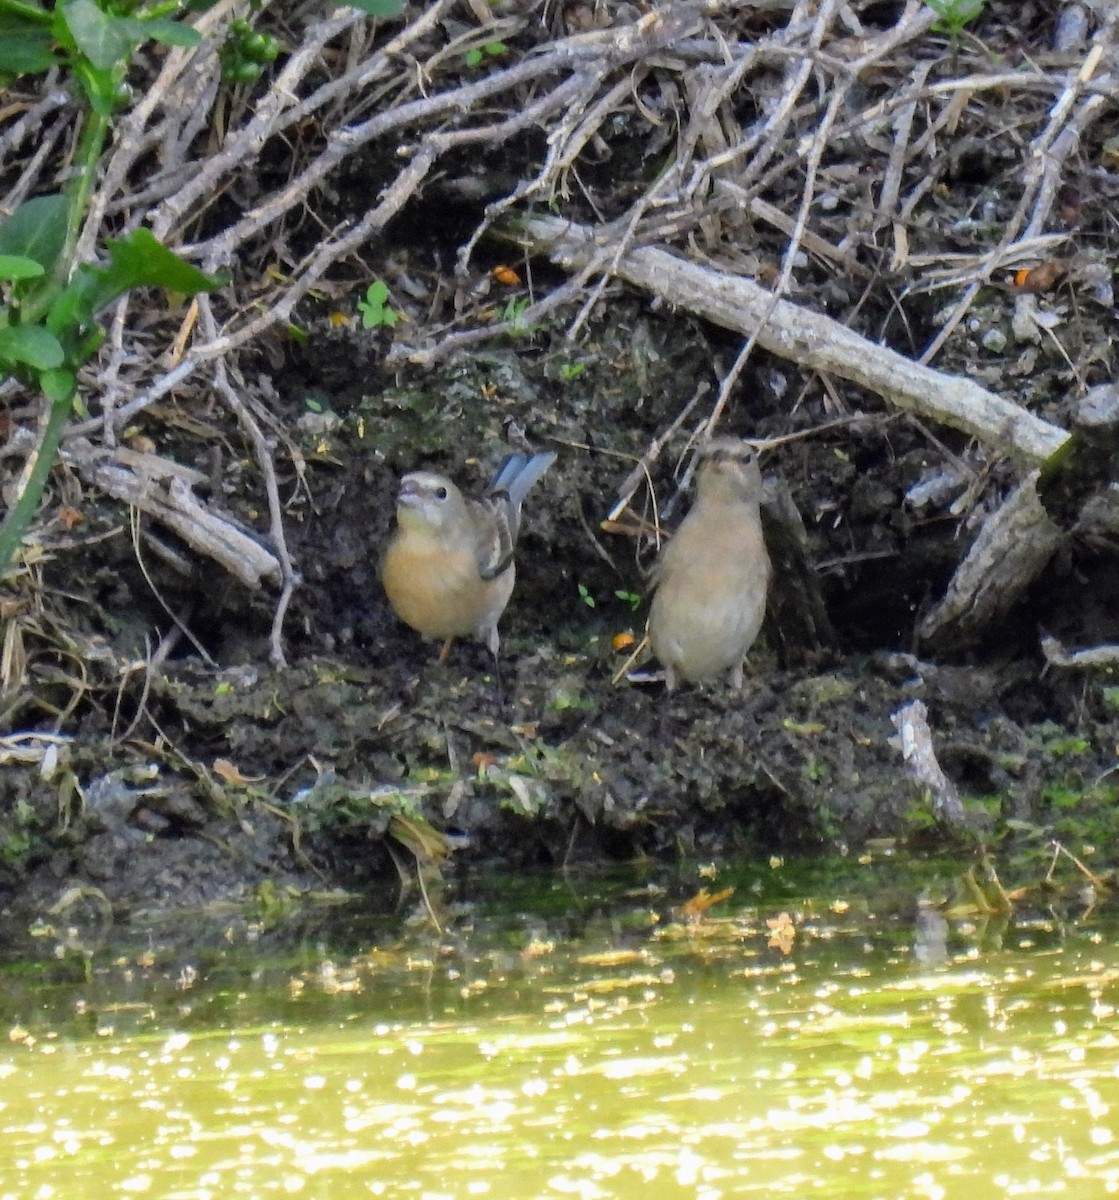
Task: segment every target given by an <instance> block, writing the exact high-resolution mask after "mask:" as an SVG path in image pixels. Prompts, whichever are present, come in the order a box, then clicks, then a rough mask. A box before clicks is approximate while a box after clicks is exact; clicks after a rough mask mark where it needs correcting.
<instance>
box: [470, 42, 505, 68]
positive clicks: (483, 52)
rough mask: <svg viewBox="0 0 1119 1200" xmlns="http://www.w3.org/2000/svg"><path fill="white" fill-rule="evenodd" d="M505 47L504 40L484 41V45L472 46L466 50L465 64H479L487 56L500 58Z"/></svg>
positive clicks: (475, 65)
mask: <svg viewBox="0 0 1119 1200" xmlns="http://www.w3.org/2000/svg"><path fill="white" fill-rule="evenodd" d="M507 49H508V47H507V46H506V45H505V43H504V42H486V44H485V45H484V46H474V47H473V48H472V49H470V50H467V52H466V55H465V59H466V65H467V66H468V67H477V66H480V65H481V64H482V63H483V62H484V61H485V60H486V59H487V58H500V57H501V55H503V54H504V53H505V51H506V50H507Z"/></svg>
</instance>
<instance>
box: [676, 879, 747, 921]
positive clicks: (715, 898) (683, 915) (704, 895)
mask: <svg viewBox="0 0 1119 1200" xmlns="http://www.w3.org/2000/svg"><path fill="white" fill-rule="evenodd" d="M733 895H734V888H732V887H730V888H723V890H722V891H721V892H709V891H708V890H707V889H706V888H700V889H699V891H698V892H696V894H695V895H694V896H693V897H692V898H691V899H690V900H685V901H684V903H683V904H681V905H680V907H679V908H678V909H677V910H676V913H677V915H678V916H679V917H680V919H681V920H682V921H698V920H699V919H700V918H701V917H702V916H703V914H704V913H705V912H706V911H707V910H708V909H709V908H710V907H711V906H712V905H713V904H718V903H719V902H720V901H722V900H725V899H726V898H727V897H728V896H733Z"/></svg>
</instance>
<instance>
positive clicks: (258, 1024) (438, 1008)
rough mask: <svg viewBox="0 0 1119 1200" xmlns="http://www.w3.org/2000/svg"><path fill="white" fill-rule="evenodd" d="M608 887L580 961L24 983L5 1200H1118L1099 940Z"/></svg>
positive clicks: (1104, 951)
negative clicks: (680, 905)
mask: <svg viewBox="0 0 1119 1200" xmlns="http://www.w3.org/2000/svg"><path fill="white" fill-rule="evenodd" d="M895 878H896V869H894V870H892V872H891V879H892V880H893V879H895ZM563 886H564V887H568V886H570V884H566V883H565V884H564V885H563ZM588 886H590V885H588ZM922 886H925V885H923V884H921V883H920V882H915V883H914V884H913V886H912V888H911V889H910V890H909V892H908V894H909V895H910V896H916V895H918V894H920V890H921V887H922ZM594 891H595V896H594V898H593V902H588V903H585V905H584V909H583V912H584V915H586V914H588V913H589V914H592V915H590V916H589V917H586V919H583V920H582V922H581V923H582V929H583V932H584V933H585V935H586V936H585V937H584V938H583V939H582V940H569V939H565V937H563V936H562V935H561V934H562V931H563V930H564V929H565V928H569V927H570V925H571V923H572V919H571V916H570V915H569V914H568V915H563V916H561V917H559V918H558V919H557V920H556V921H554V922H551V923H549V924H548V925H546V926H545V925H542V924H541V922H540V921H539V919H535V920H533V921H530V922H527V923H525V922H520V921H518V920H516V919H509V920H505V921H501V920H497V919H492V920H490V921H488V922H487V920H486V919H484V918H485V914H476V916H475V920H474V927H473V930H472V931H470V930H466V929H463V930H460V932H459V936H458V937H456V938H453V939H452V938H444V939H437V938H430V939H428V940H427V941H426V942H423V943H421V942H416V941H412V942H410V943H403V942H398V943H391V942H388V941H386V942H385V944H384V945H382V946H381V947H380V948H379V949H378V950H376V951H375V952H370V953H366V954H363V955H360V956H357V957H353V958H350V959H342V958H339V957H335V958H332V959H327V958H326V956H325V955H321V956H320V958H319V959H318V960H317V961H315V962H313V963H311V962H307V963H306V964H305V965H304V966H302V967H299V966H297V967H292V966H284V967H280V966H277V967H270V968H263V967H261V965H260V963H259V962H256V963H247V962H246V959H247V957H248V956H247V955H245V956H244V957H242V958H240V959H239V958H238V957H237V956H235V955H230V956H229V957H228V958H227V959H225V960H223V961H220V962H219V961H215V962H213V963H211V964H209V965H208V966H206V967H202V966H198V967H196V968H195V969H196V978H195V979H194V981H193V982H191V981H190V980H189V978H188V979H185V980H184V978H183V977H182V975H181V974H180V972H181V967H182V964H172V963H169V962H165V963H161V962H160V961H159V956H158V954H156V955H154V956H153V957H152V958H151V959H150V960H145V961H143V962H141V961H137V960H136V959H128V960H122V961H118V962H117V963H115V964H114V965H112V966H104V967H98V968H97V970H96V972H95V977H94V979H93V981H92V982H90V983H88V984H87V983H78V984H76V985H74V986H72V987H70V988H69V989H54V990H49V989H42V990H41V991H39V992H38V993H37V992H35V991H34V990H33V989H26V988H25V989H22V990H21V989H20V988H8V989H7V990H6V993H5V998H4V999H3V1000H0V1003H3V1004H5V1005H6V1006H7V1012H6V1015H7V1017H8V1020H9V1029H10V1040H9V1045H8V1047H7V1048H6V1050H5V1051H3V1052H2V1053H0V1130H2V1132H3V1137H2V1139H0V1197H36V1198H38V1197H42V1198H44V1200H45V1198H49V1197H54V1196H79V1195H87V1194H88V1195H125V1196H135V1195H152V1196H159V1197H168V1198H178V1197H191V1198H196V1200H197V1198H202V1197H211V1196H212V1197H218V1196H222V1197H225V1196H269V1195H298V1196H314V1197H318V1196H323V1197H327V1196H329V1197H331V1200H337V1198H339V1197H349V1196H405V1197H408V1196H414V1197H419V1198H423V1200H437V1198H441V1197H454V1198H456V1200H457V1198H458V1197H474V1196H479V1197H494V1198H498V1200H505V1198H514V1197H515V1198H517V1200H528V1198H532V1197H570V1196H574V1197H578V1198H580V1200H595V1198H599V1197H602V1198H606V1197H619V1198H629V1197H634V1198H640V1200H649V1197H651V1196H655V1197H658V1198H659V1197H668V1198H672V1197H677V1196H688V1197H699V1198H703V1200H715V1198H717V1197H723V1196H765V1197H773V1196H796V1197H803V1196H808V1195H813V1194H827V1195H828V1196H829V1197H868V1198H870V1197H881V1198H884V1200H886V1198H889V1200H896V1198H898V1197H906V1198H908V1197H915V1198H923V1200H924V1198H928V1200H938V1198H945V1200H948V1198H954V1197H961V1198H964V1197H966V1198H967V1200H973V1197H974V1196H975V1195H976V1194H977V1192H978V1190H979V1189H981V1190H982V1194H983V1195H984V1196H992V1195H993V1196H1008V1197H1010V1196H1019V1195H1048V1194H1060V1195H1074V1196H1078V1197H1092V1196H1104V1195H1110V1194H1113V1193H1115V1192H1116V1191H1119V1147H1117V1145H1116V1142H1115V1133H1116V1121H1115V1118H1114V1115H1113V1111H1112V1110H1113V1109H1114V1107H1115V1104H1116V1102H1117V1101H1119V1053H1117V1042H1116V1033H1115V1008H1114V1004H1115V995H1116V992H1115V987H1116V979H1117V978H1119V956H1116V954H1115V953H1114V951H1113V949H1112V943H1113V940H1114V939H1113V938H1112V937H1110V936H1109V933H1108V931H1107V929H1106V927H1104V926H1102V925H1101V926H1099V927H1097V928H1095V929H1092V930H1076V929H1075V928H1074V927H1063V928H1062V927H1058V926H1057V924H1056V923H1055V922H1052V921H1050V920H1048V919H1045V918H1043V917H1042V916H1040V915H1039V916H1037V917H1036V918H1035V919H1034V920H1033V921H1031V922H1025V921H1022V920H1021V919H1020V920H1019V923H1018V924H1016V925H1014V926H1011V927H1010V929H1009V931H1008V933H1007V934H1006V935H1005V936H1004V937H1003V944H1004V948H1003V949H1001V950H998V951H992V952H989V953H981V952H980V951H979V950H977V949H976V944H977V942H976V939H975V938H974V937H972V938H971V939H968V938H967V937H965V936H963V934H962V933H961V929H962V928H963V926H962V923H961V922H959V921H950V920H948V919H947V918H946V917H945V916H944V913H943V912H942V911H941V910H940V909H939V908H938V907H937V906H936V905H934V904H932V903H931V902H930V901H929V896H930V895H931V893H929V892H927V891H926V893H925V896H926V902H925V903H923V904H921V905H917V904H916V903H910V904H909V905H908V906H907V905H905V904H904V903H903V902H902V901H900V900H899V899H898V898H897V897H898V895H899V893H898V891H897V888H896V886H894V887H893V888H892V890H891V891H890V892H889V893H887V894H886V896H885V898H884V897H883V895H882V894H879V895H873V894H871V893H870V892H869V891H867V892H866V893H864V894H863V895H858V894H856V893H855V892H854V891H845V892H844V893H843V894H842V895H840V894H838V893H837V892H834V891H832V892H823V891H821V892H818V893H816V894H814V895H810V894H807V893H802V894H800V895H799V896H790V895H788V894H786V895H783V896H781V897H780V898H779V899H778V898H777V897H774V901H773V903H770V902H769V899H768V898H767V897H765V896H759V894H758V891H757V889H755V890H754V891H753V899H754V901H755V903H752V904H751V905H750V906H744V905H742V904H737V903H736V899H737V898H738V897H741V896H743V895H746V894H751V889H750V888H749V886H740V887H739V890H738V892H736V894H735V896H734V897H730V898H729V899H728V900H727V901H726V902H725V903H724V904H723V905H720V906H717V907H714V908H712V909H711V910H710V911H709V912H708V913H707V914H706V916H705V917H704V918H703V919H702V920H700V921H698V922H697V923H696V924H695V925H693V926H687V925H684V924H682V923H679V922H674V921H672V920H671V919H669V918H670V914H669V912H668V908H667V906H665V907H664V908H663V909H659V908H658V906H657V905H655V904H652V905H651V904H650V903H649V902H648V898H647V897H636V898H635V897H634V896H633V895H632V894H627V893H626V891H625V889H624V888H622V887H621V886H618V887H617V888H615V889H614V895H615V897H616V899H615V903H614V905H613V906H612V907H611V905H610V904H609V896H610V894H611V890H610V888H609V887H607V886H605V885H601V884H595V885H594ZM583 899H584V901H587V897H586V896H584V898H583ZM526 907H527V906H526ZM658 911H660V913H661V918H662V919H660V920H659V921H658V920H657V919H656V913H657V912H658ZM650 914H653V915H650ZM782 914H785V915H784V918H782ZM1097 920H1102V918H1101V917H1099V914H1097ZM518 931H519V932H518ZM13 998H15V999H16V1000H17V1002H18V1009H19V1011H17V1010H16V1008H12V1007H11V1005H12V1001H13ZM64 998H65V999H64ZM63 1004H65V1008H64V1007H63ZM52 1005H53V1008H52V1007H51V1006H52Z"/></svg>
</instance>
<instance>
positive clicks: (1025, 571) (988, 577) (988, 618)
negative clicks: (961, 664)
mask: <svg viewBox="0 0 1119 1200" xmlns="http://www.w3.org/2000/svg"><path fill="white" fill-rule="evenodd" d="M1037 480H1038V472H1037V471H1033V472H1031V474H1030V475H1029V476H1027V478H1026V479H1024V480H1023V481H1022V482H1021V483H1020V484H1019V485H1018V486H1017V487H1016V488H1015V489H1014V491H1013V492H1011V494H1010V496H1009V497H1008V498H1007V499H1006V500H1005V501H1004V503H1003V505H1002V507H1001V508H1000V509H999V510H998V511H997V512H996V513H995V514H994V515H993V516H991V517H988V518H987V520H986V521H985V522H984V524H983V528H982V529H981V530H980V531H979V536H978V537H977V538H976V539H975V541H974V542H973V543H972V546H971V549H970V550H969V551H968V552H967V555H966V557H965V558H964V560H963V562H962V563H960V565H959V567H957V568H956V573H955V575H953V576H952V582H951V583H950V584H949V585H948V591H947V593H946V594H945V596H944V599H943V600H941V602H940V603H939V604H938V605H937V606H936V607H935V608H934V609H933V610H932V611H931V612H929V613H928V614H927V615H926V616H925V619H924V620H923V621H922V622H921V625H920V627H919V630H918V632H919V633H920V635H921V637H922V638H927V639H930V640H934V641H941V642H950V641H952V640H964V641H966V640H968V639H969V638H971V637H973V636H974V635H975V634H976V633H978V632H979V631H980V630H982V629H984V628H985V627H986V626H987V625H989V624H990V623H991V622H992V621H993V620H994V619H995V618H996V617H998V616H999V615H1000V614H1002V613H1004V612H1006V611H1007V610H1008V609H1009V608H1010V607H1011V606H1012V605H1013V604H1014V602H1015V601H1016V600H1017V599H1018V598H1019V597H1020V596H1021V595H1022V593H1023V592H1024V591H1025V590H1026V588H1027V587H1029V585H1030V584H1031V583H1032V582H1033V581H1034V580H1035V579H1036V578H1037V576H1038V575H1039V574H1040V573H1041V572H1042V571H1043V570H1044V568H1045V566H1046V564H1047V563H1048V562H1049V560H1050V559H1051V558H1052V557H1053V554H1054V552H1055V551H1056V549H1057V547H1058V546H1059V545H1060V544H1061V539H1062V537H1063V536H1064V535H1063V533H1062V532H1061V530H1060V529H1059V528H1058V527H1057V526H1056V524H1055V523H1054V522H1053V521H1052V519H1051V518H1050V516H1049V514H1048V513H1047V512H1046V511H1045V509H1044V508H1043V507H1042V503H1041V501H1040V499H1038V494H1037Z"/></svg>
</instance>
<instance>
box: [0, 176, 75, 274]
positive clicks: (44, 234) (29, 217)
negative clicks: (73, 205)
mask: <svg viewBox="0 0 1119 1200" xmlns="http://www.w3.org/2000/svg"><path fill="white" fill-rule="evenodd" d="M66 211H67V202H66V197H65V196H63V195H62V194H61V193H56V194H54V195H51V196H36V197H35V199H34V200H25V201H24V202H23V203H22V204H21V205H20V206H19V207H18V208H17V209H16V210H15V212H14V213H12V215H11V216H10V217H9V218H8V219H7V220H6V221H4V222H2V223H0V254H11V255H15V256H17V257H19V258H31V259H34V260H35V262H37V263H38V264H39V266H41V267H42V268H43V270H44V271H49V270H50V269H51V267H53V266H54V263H55V259H57V258H58V256H59V254H61V253H62V246H63V243H64V242H65V241H66Z"/></svg>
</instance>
